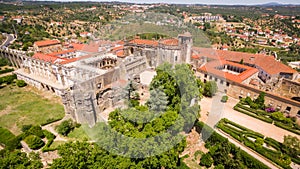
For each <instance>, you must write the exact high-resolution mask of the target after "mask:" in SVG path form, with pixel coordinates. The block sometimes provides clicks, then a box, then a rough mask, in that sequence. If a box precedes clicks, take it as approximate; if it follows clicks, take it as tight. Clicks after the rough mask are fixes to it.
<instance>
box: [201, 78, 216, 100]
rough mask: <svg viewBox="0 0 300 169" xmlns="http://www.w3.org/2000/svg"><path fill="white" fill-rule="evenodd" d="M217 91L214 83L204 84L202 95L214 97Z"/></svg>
mask: <svg viewBox="0 0 300 169" xmlns="http://www.w3.org/2000/svg"><path fill="white" fill-rule="evenodd" d="M217 91H218V86H217V83H216V82H215V81H209V82H206V83H205V85H204V90H203V95H204V96H206V97H212V96H214V95H215V94H216V93H217Z"/></svg>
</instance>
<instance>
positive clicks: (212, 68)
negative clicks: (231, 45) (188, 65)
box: [198, 60, 258, 83]
mask: <svg viewBox="0 0 300 169" xmlns="http://www.w3.org/2000/svg"><path fill="white" fill-rule="evenodd" d="M221 65H231V66H235V67H239V68H243V69H246V70H245V71H243V72H242V73H240V74H238V75H235V74H232V73H228V72H224V71H222V70H218V69H217V68H216V67H218V66H221ZM198 70H200V71H202V72H206V73H209V74H213V75H215V76H217V77H219V78H223V79H226V80H230V81H233V82H237V83H242V82H243V81H244V80H246V79H248V78H249V77H251V76H252V75H253V74H255V73H256V72H258V70H257V69H256V68H252V67H249V66H245V65H241V64H237V63H234V62H229V61H225V60H214V61H211V62H208V63H207V64H205V65H204V66H202V67H200V68H198Z"/></svg>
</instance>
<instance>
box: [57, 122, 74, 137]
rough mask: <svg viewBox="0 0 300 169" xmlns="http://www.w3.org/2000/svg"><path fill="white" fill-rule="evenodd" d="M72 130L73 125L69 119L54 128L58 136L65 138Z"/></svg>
mask: <svg viewBox="0 0 300 169" xmlns="http://www.w3.org/2000/svg"><path fill="white" fill-rule="evenodd" d="M74 128H75V124H74V123H73V121H72V120H71V119H69V120H65V121H63V122H61V123H60V125H58V126H57V127H56V130H57V132H58V133H59V134H61V135H63V136H67V135H68V134H69V133H70V132H71V131H72V130H73V129H74Z"/></svg>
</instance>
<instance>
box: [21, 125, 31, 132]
mask: <svg viewBox="0 0 300 169" xmlns="http://www.w3.org/2000/svg"><path fill="white" fill-rule="evenodd" d="M31 127H32V124H28V125H23V126H22V129H21V130H22V132H26V131H28V130H29V129H30V128H31Z"/></svg>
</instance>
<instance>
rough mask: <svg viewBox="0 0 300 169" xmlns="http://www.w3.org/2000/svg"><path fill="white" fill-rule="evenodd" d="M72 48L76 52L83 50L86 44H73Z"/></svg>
mask: <svg viewBox="0 0 300 169" xmlns="http://www.w3.org/2000/svg"><path fill="white" fill-rule="evenodd" d="M70 46H71V47H72V48H74V49H75V50H82V48H83V47H84V44H80V43H71V44H70Z"/></svg>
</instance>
